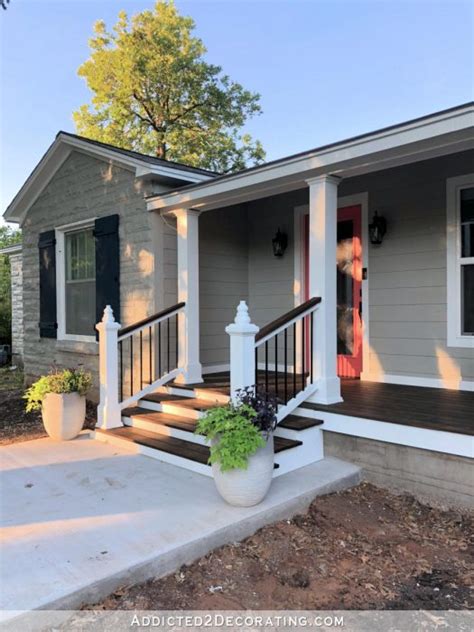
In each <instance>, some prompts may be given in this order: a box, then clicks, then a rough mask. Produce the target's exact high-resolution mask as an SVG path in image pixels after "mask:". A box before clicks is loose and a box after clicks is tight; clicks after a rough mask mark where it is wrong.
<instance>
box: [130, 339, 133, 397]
mask: <svg viewBox="0 0 474 632" xmlns="http://www.w3.org/2000/svg"><path fill="white" fill-rule="evenodd" d="M132 395H133V334H132V335H131V336H130V396H132Z"/></svg>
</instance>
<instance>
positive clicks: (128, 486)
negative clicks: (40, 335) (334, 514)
mask: <svg viewBox="0 0 474 632" xmlns="http://www.w3.org/2000/svg"><path fill="white" fill-rule="evenodd" d="M1 452H2V455H1V472H2V476H1V519H2V559H1V582H2V587H3V590H2V595H1V608H2V611H3V620H5V619H8V618H9V617H11V616H12V615H13V614H14V612H13V611H17V613H18V611H25V610H32V609H38V608H40V609H50V610H52V609H62V608H67V609H73V608H76V607H78V606H80V605H81V604H82V603H91V602H94V601H96V600H98V599H101V598H102V597H104V596H105V595H107V594H108V593H109V592H110V591H112V590H114V589H115V588H116V587H117V586H118V585H119V584H121V583H130V582H136V581H141V580H144V579H147V578H149V577H151V576H162V575H165V574H167V573H169V572H172V571H174V570H175V569H176V568H178V567H179V566H180V565H181V564H183V563H188V562H191V561H193V560H195V559H196V558H198V557H199V556H201V555H203V554H205V553H207V552H208V551H209V550H211V549H213V548H215V547H217V546H220V545H222V544H225V543H228V542H232V541H235V540H238V539H241V538H243V537H245V536H248V535H250V534H251V533H253V532H254V531H255V530H256V529H258V528H260V527H261V526H263V525H265V524H267V523H269V522H272V521H274V520H278V519H281V518H284V517H289V516H291V515H293V514H295V513H296V512H298V511H301V510H303V509H305V507H306V506H307V505H308V504H309V503H310V502H311V500H312V499H313V498H314V497H315V496H317V495H319V494H323V493H327V492H331V491H335V490H340V489H343V488H346V487H348V486H351V485H354V484H356V483H357V482H358V481H359V468H357V467H356V466H354V465H351V464H349V463H345V462H344V461H340V460H338V459H333V458H331V459H324V460H322V461H319V462H317V463H315V464H313V465H310V466H307V467H305V468H302V469H300V470H297V471H294V472H291V473H290V474H287V475H285V476H282V477H279V478H277V479H276V480H275V481H274V482H273V485H272V488H271V490H270V493H269V495H268V497H267V498H266V499H265V501H264V502H263V503H261V504H260V505H258V506H257V507H251V508H234V507H230V506H229V505H227V504H226V503H224V501H223V500H222V499H221V498H220V497H219V495H218V494H217V492H216V490H215V487H214V482H213V481H212V479H210V478H207V477H204V476H201V475H199V474H195V473H193V472H189V471H186V470H183V469H180V468H177V467H174V466H172V465H168V464H164V463H160V462H158V461H156V460H154V459H150V458H148V457H145V456H142V455H139V454H135V453H131V452H128V451H126V450H125V449H123V448H117V447H116V446H111V445H108V444H104V443H102V442H99V441H94V440H92V439H89V438H86V437H82V438H78V439H76V440H75V441H69V442H64V443H54V442H53V441H51V440H50V439H40V440H37V441H29V442H26V443H20V444H14V445H11V446H7V447H4V448H2V449H1Z"/></svg>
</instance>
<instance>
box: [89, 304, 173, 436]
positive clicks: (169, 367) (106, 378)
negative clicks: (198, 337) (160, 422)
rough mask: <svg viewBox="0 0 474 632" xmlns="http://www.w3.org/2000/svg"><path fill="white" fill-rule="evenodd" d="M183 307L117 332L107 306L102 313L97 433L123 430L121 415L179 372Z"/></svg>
mask: <svg viewBox="0 0 474 632" xmlns="http://www.w3.org/2000/svg"><path fill="white" fill-rule="evenodd" d="M184 307H185V303H178V304H177V305H173V306H172V307H169V308H167V309H165V310H163V311H161V312H158V313H157V314H154V315H152V316H150V317H148V318H145V319H143V320H140V321H138V322H137V323H134V324H133V325H129V326H128V327H121V325H120V323H117V322H116V321H115V318H114V315H113V311H112V308H111V307H110V305H107V307H106V308H105V309H104V315H103V317H102V320H101V322H100V323H98V324H97V325H96V329H97V330H98V332H99V378H100V403H99V407H98V423H97V427H98V428H101V429H102V430H109V429H111V428H118V427H120V426H121V425H122V419H121V415H122V410H123V409H124V408H126V407H127V406H130V405H131V404H134V403H135V402H137V401H138V400H139V399H140V398H141V397H143V396H144V395H147V394H148V393H151V392H153V391H154V390H156V389H157V388H158V387H159V386H163V385H164V384H166V383H167V382H169V381H171V380H173V379H175V378H176V377H177V376H178V375H180V374H181V373H182V372H183V368H182V367H179V366H178V364H179V354H178V348H179V329H178V315H179V314H181V313H182V312H183V310H184Z"/></svg>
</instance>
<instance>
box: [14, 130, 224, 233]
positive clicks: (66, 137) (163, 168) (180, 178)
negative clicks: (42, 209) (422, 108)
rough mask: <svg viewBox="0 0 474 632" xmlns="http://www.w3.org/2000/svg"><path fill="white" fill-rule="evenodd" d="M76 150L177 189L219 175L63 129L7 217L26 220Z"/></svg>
mask: <svg viewBox="0 0 474 632" xmlns="http://www.w3.org/2000/svg"><path fill="white" fill-rule="evenodd" d="M73 151H79V152H82V153H85V154H89V155H91V156H93V157H95V158H99V159H102V160H107V161H110V162H112V163H116V164H119V165H121V166H122V167H124V168H127V169H129V170H131V171H134V172H135V176H136V177H137V178H153V179H154V180H157V181H158V182H160V183H162V184H165V185H168V186H173V187H175V188H176V187H178V188H179V187H180V186H183V185H186V184H198V183H200V182H204V181H205V180H209V179H210V178H214V177H215V176H216V175H218V174H216V173H215V172H213V171H208V170H206V169H199V168H196V167H190V166H188V165H182V164H180V163H177V162H173V161H170V160H163V159H161V158H156V157H155V156H148V155H146V154H141V153H139V152H136V151H130V150H127V149H122V148H121V147H115V146H114V145H109V144H107V143H102V142H99V141H95V140H91V139H90V138H85V137H83V136H78V135H76V134H71V133H69V132H63V131H60V132H58V134H57V135H56V138H55V140H54V142H53V143H52V144H51V145H50V146H49V148H48V149H47V151H46V153H45V154H44V155H43V157H42V158H41V160H40V161H39V163H38V164H37V165H36V167H35V168H34V169H33V171H32V172H31V174H30V175H29V176H28V178H27V180H26V181H25V183H24V184H23V186H22V187H21V189H20V190H19V191H18V193H17V194H16V195H15V197H14V198H13V200H12V202H11V203H10V204H9V205H8V207H7V209H6V211H5V212H4V214H3V216H4V218H5V220H7V221H11V222H18V223H20V224H21V223H22V222H23V220H24V218H25V216H26V214H27V212H28V210H29V209H30V207H31V206H32V204H34V202H35V201H36V199H37V198H38V196H39V195H40V194H41V192H42V191H43V190H44V188H45V187H46V186H47V185H48V183H49V182H50V181H51V179H52V178H53V176H54V174H55V173H56V172H57V171H58V169H59V168H60V167H61V165H62V164H63V163H64V162H65V160H66V159H67V158H68V157H69V155H70V154H71V152H73Z"/></svg>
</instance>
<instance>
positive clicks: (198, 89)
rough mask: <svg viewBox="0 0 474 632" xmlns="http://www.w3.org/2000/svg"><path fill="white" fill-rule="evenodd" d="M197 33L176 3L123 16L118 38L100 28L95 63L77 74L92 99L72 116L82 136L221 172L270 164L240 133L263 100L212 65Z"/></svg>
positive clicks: (94, 42)
mask: <svg viewBox="0 0 474 632" xmlns="http://www.w3.org/2000/svg"><path fill="white" fill-rule="evenodd" d="M194 28H195V24H194V21H193V20H192V18H190V17H185V16H181V15H180V14H179V13H178V11H177V9H176V7H175V5H174V2H173V1H172V0H161V1H159V2H157V3H156V5H155V7H154V10H152V11H143V12H142V13H139V14H137V15H135V16H133V18H132V19H131V21H130V20H129V19H128V17H127V15H126V13H125V12H123V11H122V12H120V14H119V19H118V22H117V24H116V25H115V26H114V28H113V30H112V32H109V31H107V29H106V25H105V23H104V22H103V21H99V22H96V24H95V25H94V37H92V38H91V39H90V40H89V46H90V49H91V55H90V57H89V59H88V60H87V61H86V62H84V63H83V64H82V65H81V66H80V68H79V71H78V72H79V76H81V77H83V78H84V79H85V80H86V82H87V85H88V87H89V88H90V90H91V91H92V93H93V97H92V103H91V104H90V105H82V106H81V107H80V108H79V110H77V111H76V112H74V114H73V117H74V121H75V124H76V128H77V131H78V133H79V134H82V135H84V136H87V137H89V138H92V139H94V140H99V141H102V142H106V143H111V144H113V145H117V146H119V147H122V148H124V149H133V150H136V151H140V152H142V153H146V154H154V155H156V156H158V157H159V158H165V159H168V160H174V161H178V162H183V163H185V164H188V165H191V166H195V167H203V168H207V169H213V170H216V171H222V172H228V171H236V170H239V169H242V168H244V167H245V166H247V164H248V163H249V162H250V163H253V164H258V163H259V162H261V161H263V159H264V158H265V152H264V150H263V147H262V145H261V143H260V142H259V141H254V140H253V139H252V138H251V136H250V135H249V134H245V133H241V130H242V128H243V126H244V124H245V123H246V121H247V120H248V119H249V118H251V117H252V116H254V115H256V114H259V113H260V112H261V108H260V104H259V100H260V95H259V94H256V93H252V92H249V91H248V90H245V89H244V88H243V87H242V86H241V85H240V84H238V83H235V82H234V81H232V80H231V79H230V78H229V77H228V76H227V75H225V74H223V73H222V68H221V67H220V66H215V65H213V64H209V63H207V62H206V61H205V59H204V55H205V53H206V52H207V51H206V48H205V46H204V44H203V42H202V41H201V40H200V39H199V38H197V37H194V36H193V35H192V32H193V30H194Z"/></svg>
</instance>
